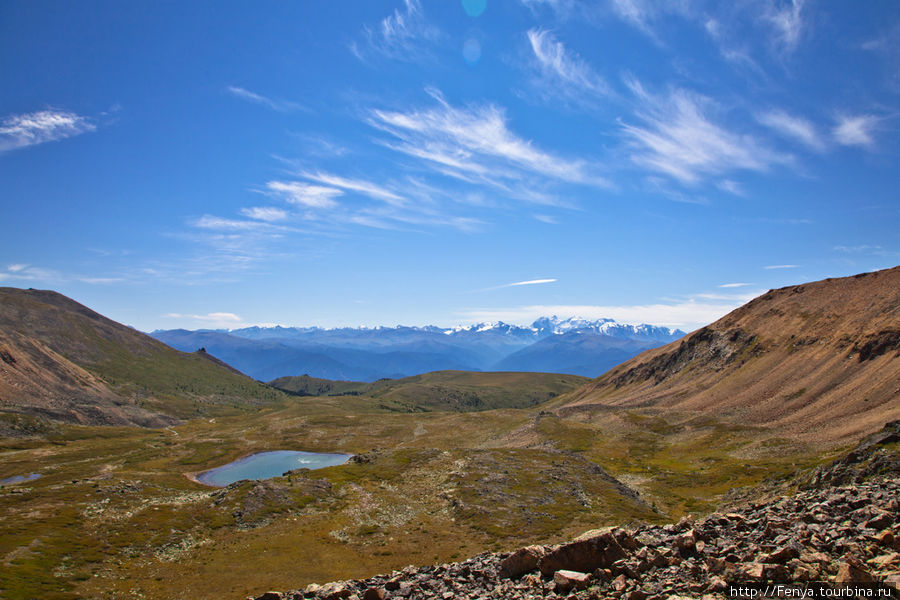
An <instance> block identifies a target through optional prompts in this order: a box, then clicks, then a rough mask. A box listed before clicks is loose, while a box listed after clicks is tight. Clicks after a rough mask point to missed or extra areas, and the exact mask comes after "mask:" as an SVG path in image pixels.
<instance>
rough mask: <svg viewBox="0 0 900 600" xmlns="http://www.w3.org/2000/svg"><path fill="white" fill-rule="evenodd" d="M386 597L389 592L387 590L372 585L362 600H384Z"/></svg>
mask: <svg viewBox="0 0 900 600" xmlns="http://www.w3.org/2000/svg"><path fill="white" fill-rule="evenodd" d="M386 597H387V592H385V591H384V589H382V588H379V587H370V588H369V589H367V590H366V591H365V592H364V593H363V595H362V600H384V599H385V598H386Z"/></svg>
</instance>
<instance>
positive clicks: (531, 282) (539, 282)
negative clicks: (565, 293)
mask: <svg viewBox="0 0 900 600" xmlns="http://www.w3.org/2000/svg"><path fill="white" fill-rule="evenodd" d="M556 282H557V279H556V278H548V279H528V280H526V281H515V282H513V283H504V284H503V285H495V286H491V287H486V288H482V289H480V290H475V291H476V292H492V291H494V290H503V289H506V288H512V287H521V286H525V285H542V284H545V283H556Z"/></svg>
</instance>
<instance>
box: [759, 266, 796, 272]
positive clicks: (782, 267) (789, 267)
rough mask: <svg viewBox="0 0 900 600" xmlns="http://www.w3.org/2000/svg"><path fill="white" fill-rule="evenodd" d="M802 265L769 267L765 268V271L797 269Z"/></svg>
mask: <svg viewBox="0 0 900 600" xmlns="http://www.w3.org/2000/svg"><path fill="white" fill-rule="evenodd" d="M799 266H800V265H769V266H767V267H763V269H768V270H770V271H771V270H773V269H796V268H798V267H799Z"/></svg>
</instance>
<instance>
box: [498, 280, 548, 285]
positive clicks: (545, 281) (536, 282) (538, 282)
mask: <svg viewBox="0 0 900 600" xmlns="http://www.w3.org/2000/svg"><path fill="white" fill-rule="evenodd" d="M555 282H556V279H529V280H528V281H516V282H515V283H507V284H506V285H501V286H500V287H517V286H520V285H539V284H541V283H555Z"/></svg>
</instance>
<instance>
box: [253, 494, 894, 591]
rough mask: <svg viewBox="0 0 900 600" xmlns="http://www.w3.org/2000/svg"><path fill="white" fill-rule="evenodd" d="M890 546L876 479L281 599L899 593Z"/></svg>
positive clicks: (890, 527)
mask: <svg viewBox="0 0 900 600" xmlns="http://www.w3.org/2000/svg"><path fill="white" fill-rule="evenodd" d="M898 539H900V478H898V477H876V478H873V479H871V480H869V481H866V482H864V483H853V484H851V485H843V486H824V487H820V488H817V489H811V490H801V491H799V492H797V493H796V494H793V495H786V496H783V497H780V498H775V499H772V500H769V501H766V502H762V501H758V502H751V503H748V504H746V505H744V506H743V507H740V508H735V509H732V512H718V513H713V514H711V515H708V516H707V517H705V518H703V519H700V520H696V521H694V520H692V519H690V518H684V519H682V520H681V521H679V522H678V523H676V524H670V525H665V526H655V525H643V526H638V527H631V528H609V529H602V530H595V531H591V532H588V533H586V534H584V535H582V536H580V537H578V538H576V539H575V540H572V541H571V542H567V543H564V544H560V545H556V546H530V547H527V548H521V549H519V550H516V551H515V552H512V553H499V554H481V555H478V556H475V557H473V558H470V559H468V560H466V561H463V562H460V563H452V564H443V565H433V566H424V567H412V566H410V567H407V568H405V569H403V570H401V571H395V572H393V573H390V574H385V575H378V576H375V577H371V578H369V579H363V580H353V581H340V582H333V583H329V584H327V585H324V586H320V585H316V584H311V585H309V586H308V587H306V588H305V589H303V590H294V591H290V592H284V593H283V594H282V597H283V598H285V599H286V600H307V599H315V600H336V599H339V598H341V599H347V600H361V599H373V598H375V599H385V598H406V599H409V600H417V599H423V600H424V599H440V600H451V599H456V598H509V599H519V600H530V599H534V598H548V599H550V598H566V599H573V600H575V599H598V598H624V599H627V600H662V599H663V598H671V597H675V596H690V597H701V596H707V597H710V598H724V597H725V596H724V594H725V593H726V591H727V588H728V585H729V584H731V583H735V582H749V583H762V582H810V581H826V582H832V583H834V584H839V583H847V582H852V583H862V582H882V583H883V584H884V585H893V586H894V587H896V586H897V585H898V584H900V542H898ZM268 594H272V592H268ZM273 597H274V596H271V595H268V596H266V595H264V596H260V597H258V598H273Z"/></svg>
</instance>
